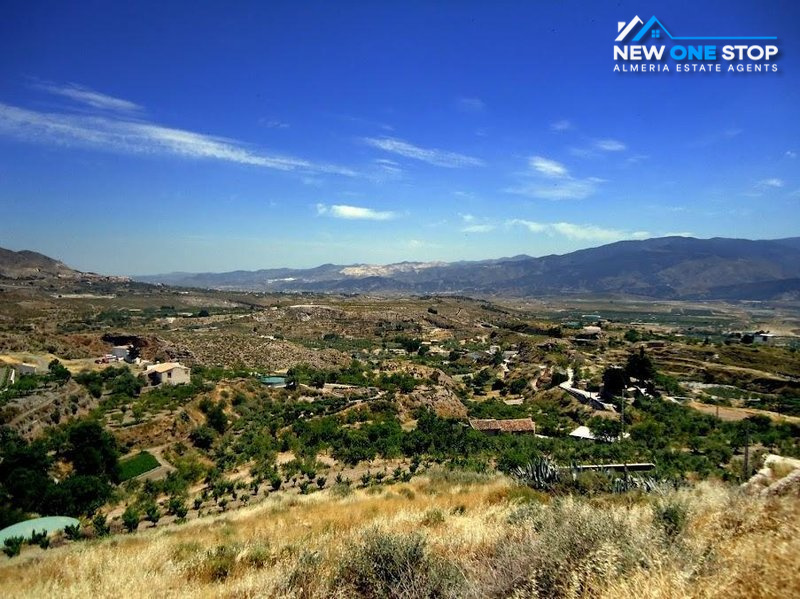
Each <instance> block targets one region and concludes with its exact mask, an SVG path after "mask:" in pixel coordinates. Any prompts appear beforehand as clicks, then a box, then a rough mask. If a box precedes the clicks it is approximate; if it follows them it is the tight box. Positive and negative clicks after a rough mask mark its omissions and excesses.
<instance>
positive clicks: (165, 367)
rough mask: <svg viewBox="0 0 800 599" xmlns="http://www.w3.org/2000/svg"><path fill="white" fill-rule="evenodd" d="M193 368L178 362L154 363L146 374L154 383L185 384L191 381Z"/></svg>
mask: <svg viewBox="0 0 800 599" xmlns="http://www.w3.org/2000/svg"><path fill="white" fill-rule="evenodd" d="M191 373H192V371H191V369H190V368H189V367H187V366H184V365H183V364H179V363H178V362H164V363H163V364H154V365H153V366H151V367H150V368H148V369H147V370H145V372H144V374H145V376H146V377H147V380H149V381H150V383H151V384H152V385H162V384H166V385H183V384H187V383H189V382H190V381H191Z"/></svg>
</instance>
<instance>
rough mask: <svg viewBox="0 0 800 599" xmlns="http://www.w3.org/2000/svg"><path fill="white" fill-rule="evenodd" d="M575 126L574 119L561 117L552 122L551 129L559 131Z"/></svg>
mask: <svg viewBox="0 0 800 599" xmlns="http://www.w3.org/2000/svg"><path fill="white" fill-rule="evenodd" d="M574 128H575V126H574V125H573V124H572V121H570V120H568V119H561V120H558V121H556V122H555V123H550V130H551V131H557V132H559V133H561V132H563V131H569V130H570V129H574Z"/></svg>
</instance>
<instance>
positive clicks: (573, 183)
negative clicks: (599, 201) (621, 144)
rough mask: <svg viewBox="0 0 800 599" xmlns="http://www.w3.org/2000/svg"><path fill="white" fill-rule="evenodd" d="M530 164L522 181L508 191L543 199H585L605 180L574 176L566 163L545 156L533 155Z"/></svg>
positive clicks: (507, 190)
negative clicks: (528, 170)
mask: <svg viewBox="0 0 800 599" xmlns="http://www.w3.org/2000/svg"><path fill="white" fill-rule="evenodd" d="M528 166H529V168H530V172H529V173H527V175H526V176H525V177H523V180H522V182H521V183H520V184H519V185H516V186H513V187H510V188H507V189H506V190H505V191H506V192H508V193H514V194H518V195H524V196H528V197H532V198H539V199H543V200H583V199H585V198H588V197H589V196H591V195H592V194H594V192H595V191H596V190H597V186H598V185H599V184H600V183H603V182H604V181H603V180H602V179H598V178H597V177H587V178H578V177H573V176H572V175H571V174H570V172H569V169H568V168H567V167H566V166H565V165H564V164H562V163H560V162H558V161H556V160H552V159H550V158H545V157H544V156H532V157H531V158H529V159H528Z"/></svg>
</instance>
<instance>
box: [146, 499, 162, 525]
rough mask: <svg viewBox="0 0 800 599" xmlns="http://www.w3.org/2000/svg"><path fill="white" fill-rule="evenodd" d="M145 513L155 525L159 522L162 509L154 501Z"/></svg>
mask: <svg viewBox="0 0 800 599" xmlns="http://www.w3.org/2000/svg"><path fill="white" fill-rule="evenodd" d="M144 515H145V518H147V520H148V521H149V522H152V524H153V526H155V525H156V524H158V521H159V520H160V519H161V510H159V509H158V504H156V503H155V502H153V503H151V504H150V505H148V506H147V509H145V511H144Z"/></svg>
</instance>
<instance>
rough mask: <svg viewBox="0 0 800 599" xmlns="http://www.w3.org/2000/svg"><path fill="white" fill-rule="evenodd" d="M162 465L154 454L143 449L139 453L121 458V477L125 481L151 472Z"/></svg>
mask: <svg viewBox="0 0 800 599" xmlns="http://www.w3.org/2000/svg"><path fill="white" fill-rule="evenodd" d="M159 466H160V464H159V462H158V460H157V459H156V458H155V457H154V456H153V454H151V453H148V452H146V451H141V452H139V453H138V454H137V455H135V456H133V457H130V458H126V459H124V460H120V462H119V468H120V479H121V480H123V481H125V480H129V479H131V478H134V477H136V476H139V475H140V474H144V473H145V472H150V470H154V469H156V468H158V467H159Z"/></svg>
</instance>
